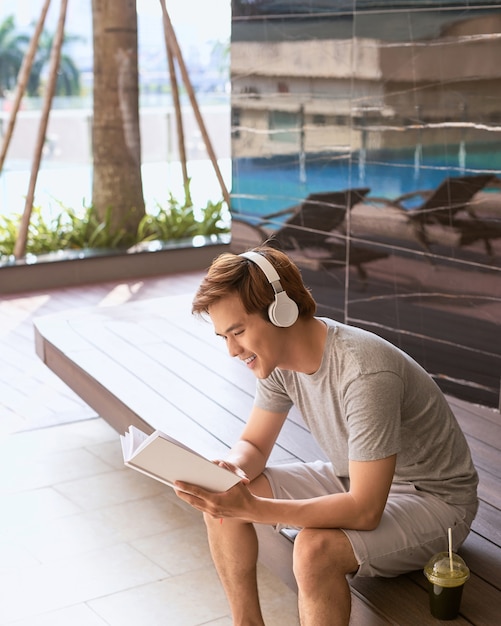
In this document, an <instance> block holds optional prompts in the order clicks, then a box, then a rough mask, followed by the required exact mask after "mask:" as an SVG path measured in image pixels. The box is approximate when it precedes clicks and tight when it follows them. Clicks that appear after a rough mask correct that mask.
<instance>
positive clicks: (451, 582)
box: [424, 552, 470, 620]
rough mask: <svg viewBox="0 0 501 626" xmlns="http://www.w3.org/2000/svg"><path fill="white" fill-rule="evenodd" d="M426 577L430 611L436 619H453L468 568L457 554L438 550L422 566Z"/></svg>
mask: <svg viewBox="0 0 501 626" xmlns="http://www.w3.org/2000/svg"><path fill="white" fill-rule="evenodd" d="M424 575H425V576H426V578H427V579H428V592H429V599H430V611H431V614H432V615H433V617H436V618H437V619H443V620H448V619H454V618H455V617H457V615H458V613H459V608H460V606H461V596H462V595H463V587H464V584H465V582H466V581H467V580H468V578H469V577H470V570H469V568H468V566H467V565H466V563H465V562H464V561H463V559H462V558H461V557H460V556H458V555H457V554H454V553H452V554H449V552H439V553H438V554H436V555H435V556H434V557H432V558H431V559H430V560H429V561H428V563H427V564H426V566H425V568H424Z"/></svg>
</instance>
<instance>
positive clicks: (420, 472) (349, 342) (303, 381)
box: [255, 318, 478, 504]
mask: <svg viewBox="0 0 501 626" xmlns="http://www.w3.org/2000/svg"><path fill="white" fill-rule="evenodd" d="M321 319H322V320H323V321H324V322H325V324H326V325H327V340H326V343H325V350H324V355H323V359H322V364H321V366H320V368H319V369H318V371H316V372H315V373H314V374H302V373H299V372H293V371H290V370H282V369H275V370H274V371H273V372H272V373H271V374H270V376H268V378H266V379H263V380H258V382H257V391H256V399H255V404H256V406H258V407H260V408H262V409H265V410H269V411H275V412H283V411H288V410H289V409H290V407H291V406H292V405H293V404H294V405H295V406H296V407H297V408H298V409H299V410H300V411H301V413H302V415H303V418H304V420H305V422H306V424H307V426H308V428H309V429H310V430H311V432H312V434H313V436H314V437H315V439H316V440H317V442H318V443H319V444H320V446H321V447H322V449H323V450H324V451H325V453H326V455H327V457H328V458H329V460H330V461H331V462H332V464H333V467H334V471H335V473H336V474H337V475H338V476H343V477H347V476H348V461H349V460H352V461H372V460H377V459H382V458H386V457H388V456H390V455H392V454H397V465H396V470H395V476H394V479H393V481H394V482H411V483H413V484H414V485H415V487H416V488H417V489H420V490H423V491H426V492H429V493H433V494H435V495H437V496H440V497H441V498H443V500H445V501H446V502H448V503H450V504H471V503H474V502H476V500H477V495H476V493H477V483H478V477H477V473H476V471H475V468H474V466H473V463H472V460H471V455H470V450H469V448H468V444H467V442H466V439H465V437H464V435H463V433H462V431H461V429H460V427H459V424H458V423H457V421H456V418H455V417H454V415H453V413H452V411H451V409H450V407H449V405H448V403H447V401H446V399H445V397H444V395H443V394H442V392H441V391H440V389H439V388H438V386H437V385H436V384H435V382H434V381H433V380H432V378H431V377H430V376H429V375H428V374H427V373H426V372H425V370H424V369H423V368H422V367H421V366H420V365H418V364H417V363H416V362H415V361H414V360H413V359H412V358H411V357H410V356H408V355H407V354H405V353H404V352H402V351H401V350H399V349H398V348H396V347H395V346H393V345H392V344H391V343H389V342H387V341H386V340H384V339H382V338H381V337H378V336H377V335H375V334H373V333H370V332H367V331H365V330H361V329H359V328H356V327H352V326H347V325H345V324H340V323H338V322H334V321H333V320H330V319H327V318H321Z"/></svg>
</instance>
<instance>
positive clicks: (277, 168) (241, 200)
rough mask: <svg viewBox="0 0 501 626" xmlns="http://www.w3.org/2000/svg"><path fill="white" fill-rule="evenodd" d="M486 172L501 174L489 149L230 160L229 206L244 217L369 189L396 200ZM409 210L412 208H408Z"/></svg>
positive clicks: (498, 161)
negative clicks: (322, 195)
mask: <svg viewBox="0 0 501 626" xmlns="http://www.w3.org/2000/svg"><path fill="white" fill-rule="evenodd" d="M481 172H482V173H485V172H490V173H492V174H494V175H499V174H501V155H500V154H499V153H498V152H495V151H494V150H485V149H484V150H482V149H478V148H477V149H476V150H475V151H473V150H471V149H470V150H469V151H467V150H466V149H465V148H464V146H454V147H449V148H448V152H447V153H446V154H444V153H442V154H440V155H433V154H429V155H425V157H423V154H422V153H421V151H420V150H419V149H416V151H415V152H414V153H410V152H409V151H407V152H393V153H390V152H385V153H378V154H374V153H373V154H371V155H370V158H369V157H368V156H366V155H363V154H362V155H361V154H356V155H350V156H334V155H308V157H307V158H306V159H305V162H304V164H301V162H300V159H299V158H298V157H297V156H291V157H273V158H269V159H235V160H234V162H233V176H232V178H233V188H232V196H233V201H232V208H233V210H234V211H235V212H239V213H242V214H244V215H247V216H249V215H256V216H259V215H265V214H267V213H272V212H274V211H279V210H281V209H284V208H286V207H288V206H293V205H294V204H297V203H298V202H299V201H300V200H301V199H302V198H304V197H305V196H307V195H308V194H309V193H313V192H319V191H335V190H342V189H348V188H356V187H369V188H370V190H371V191H370V196H372V197H381V198H387V199H392V198H397V197H399V196H401V195H403V194H406V193H409V192H413V191H418V190H425V189H434V188H435V187H437V186H438V185H439V184H440V183H441V182H442V181H443V180H444V179H445V178H447V177H452V176H464V175H468V174H477V173H481ZM409 208H411V207H410V206H409Z"/></svg>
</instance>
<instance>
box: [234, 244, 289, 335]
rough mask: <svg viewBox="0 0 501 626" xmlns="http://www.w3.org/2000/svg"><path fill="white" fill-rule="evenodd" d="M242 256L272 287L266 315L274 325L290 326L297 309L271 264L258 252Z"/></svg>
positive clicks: (245, 253)
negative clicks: (271, 296) (252, 264)
mask: <svg viewBox="0 0 501 626" xmlns="http://www.w3.org/2000/svg"><path fill="white" fill-rule="evenodd" d="M239 256H243V257H245V258H246V259H249V261H252V262H253V263H255V264H256V265H258V266H259V267H260V268H261V270H262V271H263V273H264V275H265V276H266V278H267V279H268V282H269V283H270V285H271V286H272V287H273V291H274V292H275V299H274V300H273V302H272V303H271V304H270V306H269V307H268V317H269V318H270V322H271V323H272V324H274V325H275V326H280V327H281V328H286V327H288V326H292V324H294V322H295V321H296V320H297V318H298V317H299V309H298V307H297V304H296V303H295V302H294V300H291V299H290V298H289V296H288V295H287V293H286V292H285V291H284V288H283V287H282V285H281V283H280V276H279V275H278V272H277V270H276V269H275V268H274V267H273V265H272V264H271V263H270V262H269V261H268V259H266V258H265V257H264V256H263V255H262V254H259V253H258V252H252V251H251V252H243V253H242V254H240V255H239Z"/></svg>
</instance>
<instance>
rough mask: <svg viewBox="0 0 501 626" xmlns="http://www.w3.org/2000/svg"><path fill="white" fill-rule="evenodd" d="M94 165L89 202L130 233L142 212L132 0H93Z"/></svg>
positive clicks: (135, 37) (136, 224)
mask: <svg viewBox="0 0 501 626" xmlns="http://www.w3.org/2000/svg"><path fill="white" fill-rule="evenodd" d="M92 19H93V33H94V35H93V37H94V116H93V123H92V153H93V161H94V171H93V185H92V203H93V205H94V207H95V209H96V211H97V212H98V214H99V216H100V217H101V219H104V218H105V214H106V212H107V210H108V209H109V208H111V209H112V214H111V227H112V228H114V229H118V228H124V229H125V230H126V231H127V232H129V233H130V234H131V235H134V234H135V233H136V231H137V226H138V224H139V222H140V220H141V219H142V217H143V216H144V214H145V206H144V197H143V187H142V179H141V138H140V131H139V78H138V59H137V13H136V2H135V0H113V1H112V2H110V1H109V0H92Z"/></svg>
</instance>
